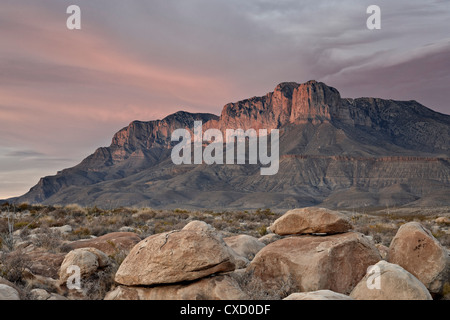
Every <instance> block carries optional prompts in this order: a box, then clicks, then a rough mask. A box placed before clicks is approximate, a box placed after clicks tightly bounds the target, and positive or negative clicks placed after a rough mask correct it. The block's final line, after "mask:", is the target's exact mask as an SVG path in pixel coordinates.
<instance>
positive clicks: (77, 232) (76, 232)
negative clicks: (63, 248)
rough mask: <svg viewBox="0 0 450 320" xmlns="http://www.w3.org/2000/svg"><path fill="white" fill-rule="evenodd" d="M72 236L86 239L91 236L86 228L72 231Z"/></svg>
mask: <svg viewBox="0 0 450 320" xmlns="http://www.w3.org/2000/svg"><path fill="white" fill-rule="evenodd" d="M72 234H74V235H76V236H78V237H79V238H86V237H88V236H90V235H91V230H89V228H86V227H79V228H77V229H75V230H73V231H72Z"/></svg>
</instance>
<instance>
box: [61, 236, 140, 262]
mask: <svg viewBox="0 0 450 320" xmlns="http://www.w3.org/2000/svg"><path fill="white" fill-rule="evenodd" d="M139 241H141V238H139V236H138V235H137V234H136V233H133V232H112V233H108V234H105V235H103V236H100V237H97V238H94V239H88V240H78V241H74V242H71V243H68V244H65V245H64V248H65V249H66V250H74V249H79V248H96V249H98V250H100V251H102V252H104V253H106V254H107V255H109V256H113V255H116V254H118V253H120V252H124V253H125V254H128V253H129V252H130V250H131V249H132V248H133V247H134V246H135V245H136V244H137V243H138V242H139Z"/></svg>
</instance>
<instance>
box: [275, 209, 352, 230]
mask: <svg viewBox="0 0 450 320" xmlns="http://www.w3.org/2000/svg"><path fill="white" fill-rule="evenodd" d="M350 229H352V225H351V224H350V222H349V220H348V219H347V218H346V217H345V216H344V215H343V214H341V213H339V212H337V211H332V210H328V209H324V208H313V207H312V208H303V209H294V210H290V211H288V212H286V213H285V214H284V215H282V216H281V217H280V218H278V219H277V220H275V221H274V223H273V224H272V225H271V226H270V230H271V231H272V232H274V233H276V234H279V235H282V236H283V235H291V234H309V233H326V234H335V233H344V232H347V231H349V230H350Z"/></svg>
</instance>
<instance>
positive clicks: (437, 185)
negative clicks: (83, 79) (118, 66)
mask: <svg viewBox="0 0 450 320" xmlns="http://www.w3.org/2000/svg"><path fill="white" fill-rule="evenodd" d="M194 121H202V123H203V127H204V128H203V129H204V130H206V129H208V128H217V129H219V130H221V131H222V132H225V130H226V129H237V128H241V129H244V130H247V129H250V128H253V129H274V128H276V129H279V130H280V156H281V158H280V167H279V171H278V173H277V174H276V175H274V176H261V175H260V170H259V165H248V164H247V165H211V166H208V165H205V164H202V165H179V166H176V165H174V164H173V163H172V161H171V159H170V153H171V148H172V147H173V146H174V142H171V133H172V132H173V131H174V130H175V129H178V128H185V129H188V130H192V128H193V122H194ZM449 158H450V116H448V115H443V114H440V113H437V112H434V111H432V110H430V109H428V108H426V107H425V106H423V105H421V104H419V103H417V102H415V101H394V100H383V99H375V98H359V99H343V98H341V97H340V94H339V92H338V91H337V90H336V89H335V88H331V87H328V86H326V85H325V84H323V83H320V82H316V81H309V82H307V83H304V84H297V83H293V82H287V83H281V84H279V85H278V86H277V87H276V88H275V90H274V91H273V92H270V93H268V94H266V95H265V96H262V97H253V98H250V99H247V100H243V101H239V102H236V103H230V104H227V105H226V106H224V108H223V111H222V113H221V116H220V117H218V116H215V115H212V114H191V113H188V112H177V113H175V114H173V115H170V116H168V117H166V118H164V119H163V120H156V121H148V122H141V121H135V122H132V123H131V124H130V125H129V126H127V127H126V128H123V129H122V130H120V131H119V132H118V133H116V134H115V136H114V137H113V139H112V143H111V145H110V146H109V147H106V148H99V149H98V150H97V151H96V152H95V153H94V154H92V155H90V156H89V157H87V158H86V159H85V160H83V161H82V162H81V163H80V164H79V165H77V166H75V167H73V168H70V169H65V170H63V171H61V172H59V173H58V174H57V175H55V176H51V177H45V178H42V179H41V180H40V181H39V183H38V184H37V185H36V186H35V187H33V188H32V189H31V190H30V191H29V192H28V193H27V194H25V195H23V196H21V197H19V198H18V199H17V200H16V201H17V202H30V203H35V202H38V203H44V204H67V203H79V204H81V205H94V204H95V205H99V206H129V205H136V206H151V207H167V208H177V207H189V208H213V209H215V208H236V209H244V208H245V209H251V208H262V207H271V208H280V209H287V208H292V207H301V206H310V205H319V204H321V205H324V206H328V207H337V206H339V207H360V206H384V205H403V204H413V205H420V204H422V203H426V204H427V205H429V204H430V203H431V204H436V205H437V204H439V205H442V204H445V205H448V204H450V199H449V197H447V196H446V194H449V191H450V162H449Z"/></svg>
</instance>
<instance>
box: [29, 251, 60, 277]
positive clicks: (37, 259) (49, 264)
mask: <svg viewBox="0 0 450 320" xmlns="http://www.w3.org/2000/svg"><path fill="white" fill-rule="evenodd" d="M65 256H66V255H65V254H64V253H51V252H47V251H45V250H42V249H35V250H32V251H30V252H28V253H26V258H27V261H28V262H29V263H27V267H28V269H29V270H30V271H31V272H33V273H34V274H36V275H40V276H43V277H49V278H53V279H57V278H58V277H59V269H60V267H61V264H62V262H63V260H64V257H65Z"/></svg>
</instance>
